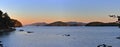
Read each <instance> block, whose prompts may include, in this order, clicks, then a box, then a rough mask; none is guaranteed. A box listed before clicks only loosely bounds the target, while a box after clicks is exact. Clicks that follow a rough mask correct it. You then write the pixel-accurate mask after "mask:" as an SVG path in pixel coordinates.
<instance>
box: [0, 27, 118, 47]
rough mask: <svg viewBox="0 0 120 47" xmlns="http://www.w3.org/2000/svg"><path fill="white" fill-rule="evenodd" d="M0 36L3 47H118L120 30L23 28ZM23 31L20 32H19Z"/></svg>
mask: <svg viewBox="0 0 120 47" xmlns="http://www.w3.org/2000/svg"><path fill="white" fill-rule="evenodd" d="M16 29H17V30H16V31H13V32H9V33H4V34H2V35H0V41H2V43H3V46H4V47H97V46H98V45H101V44H106V45H108V46H113V47H120V39H116V37H120V28H118V27H110V26H109V27H84V26H67V27H62V26H61V27H58V26H24V27H20V28H16ZM21 29H22V30H24V31H20V30H21Z"/></svg>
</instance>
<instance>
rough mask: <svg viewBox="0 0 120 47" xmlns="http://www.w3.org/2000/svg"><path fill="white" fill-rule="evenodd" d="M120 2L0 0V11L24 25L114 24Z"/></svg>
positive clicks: (96, 0) (114, 0) (119, 9)
mask: <svg viewBox="0 0 120 47" xmlns="http://www.w3.org/2000/svg"><path fill="white" fill-rule="evenodd" d="M119 4H120V0H0V9H1V10H2V11H3V12H7V13H8V15H9V16H10V17H11V18H13V19H17V20H19V21H20V22H22V23H23V24H24V25H25V24H31V23H36V22H47V23H51V22H54V21H64V22H67V21H77V22H92V21H101V22H114V21H116V20H117V19H114V18H110V17H109V16H108V15H111V14H115V15H120V5H119Z"/></svg>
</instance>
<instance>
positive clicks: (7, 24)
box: [0, 10, 22, 30]
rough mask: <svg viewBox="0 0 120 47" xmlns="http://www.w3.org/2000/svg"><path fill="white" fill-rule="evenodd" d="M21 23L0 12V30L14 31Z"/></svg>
mask: <svg viewBox="0 0 120 47" xmlns="http://www.w3.org/2000/svg"><path fill="white" fill-rule="evenodd" d="M21 26H22V23H21V22H19V21H18V20H15V19H11V18H10V17H9V16H8V14H7V13H3V12H2V11H1V10H0V30H2V29H14V28H15V27H21Z"/></svg>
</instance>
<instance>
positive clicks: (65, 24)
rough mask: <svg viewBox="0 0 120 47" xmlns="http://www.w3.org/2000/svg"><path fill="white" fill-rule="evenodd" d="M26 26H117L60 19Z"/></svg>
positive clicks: (113, 23) (116, 24)
mask: <svg viewBox="0 0 120 47" xmlns="http://www.w3.org/2000/svg"><path fill="white" fill-rule="evenodd" d="M28 26H118V23H116V22H108V23H104V22H89V23H83V22H62V21H56V22H52V23H45V22H39V23H32V24H29V25H28Z"/></svg>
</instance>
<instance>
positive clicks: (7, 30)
mask: <svg viewBox="0 0 120 47" xmlns="http://www.w3.org/2000/svg"><path fill="white" fill-rule="evenodd" d="M15 30H16V29H14V28H10V29H0V33H4V32H11V31H15Z"/></svg>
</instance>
